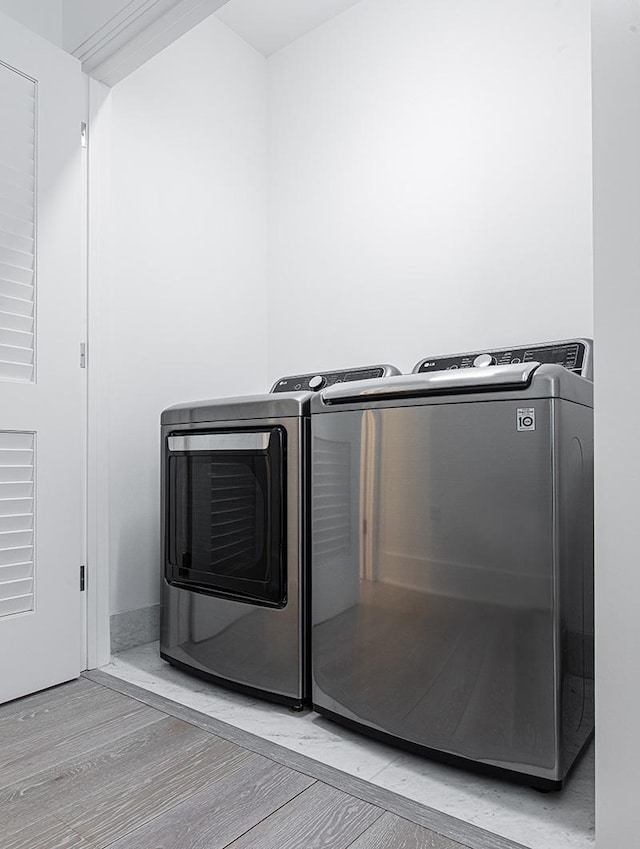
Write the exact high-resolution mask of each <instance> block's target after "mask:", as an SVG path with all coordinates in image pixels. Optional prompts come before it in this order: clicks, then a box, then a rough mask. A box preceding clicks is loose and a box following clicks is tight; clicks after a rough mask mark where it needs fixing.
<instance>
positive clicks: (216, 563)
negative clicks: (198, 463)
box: [194, 461, 264, 578]
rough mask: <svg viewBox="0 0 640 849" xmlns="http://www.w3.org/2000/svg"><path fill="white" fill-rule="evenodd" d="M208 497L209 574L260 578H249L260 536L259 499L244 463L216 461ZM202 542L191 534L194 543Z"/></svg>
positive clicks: (260, 543) (253, 479) (261, 576)
mask: <svg viewBox="0 0 640 849" xmlns="http://www.w3.org/2000/svg"><path fill="white" fill-rule="evenodd" d="M209 495H210V501H209V503H210V506H211V511H210V514H209V516H208V517H207V518H208V522H209V540H210V548H209V551H210V560H211V571H212V572H214V573H215V574H218V575H227V576H229V577H231V576H237V575H239V576H241V577H247V578H249V577H251V578H253V577H260V578H263V577H264V576H263V575H260V576H254V575H253V574H252V570H253V568H254V567H255V564H256V561H257V560H258V559H259V557H260V553H261V548H262V542H261V540H262V536H263V534H262V529H261V528H260V527H259V524H260V522H261V519H260V516H261V514H262V512H263V511H262V510H261V509H260V504H259V503H258V502H259V501H260V500H261V495H260V489H259V487H258V485H257V482H256V478H255V476H254V474H253V472H252V471H251V469H250V468H249V467H248V466H247V465H245V464H244V463H222V462H220V461H216V463H215V464H212V465H211V467H210V472H209ZM194 530H195V529H194ZM202 538H203V537H202V536H201V534H200V533H194V539H202ZM256 548H258V550H256Z"/></svg>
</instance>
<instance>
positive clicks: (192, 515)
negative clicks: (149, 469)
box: [165, 427, 287, 607]
mask: <svg viewBox="0 0 640 849" xmlns="http://www.w3.org/2000/svg"><path fill="white" fill-rule="evenodd" d="M285 439H286V434H285V430H284V429H283V428H281V427H272V428H263V429H261V430H248V429H247V430H233V431H212V430H207V431H189V432H188V433H179V432H177V433H172V434H170V435H169V436H168V437H167V439H166V446H165V456H166V469H165V473H166V474H165V481H166V492H165V510H166V516H165V518H166V529H167V539H166V541H165V542H166V553H167V556H166V560H165V576H166V578H167V581H168V582H169V583H170V584H173V585H175V586H179V587H183V588H185V589H190V590H195V591H199V592H204V593H208V594H211V595H216V596H221V597H223V598H231V599H237V600H240V601H249V602H252V603H254V604H261V605H266V606H269V607H284V606H285V604H286V602H287V587H286V570H285V533H284V517H285V505H284V500H285V483H286V481H285V465H284V461H285Z"/></svg>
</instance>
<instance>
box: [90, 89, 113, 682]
mask: <svg viewBox="0 0 640 849" xmlns="http://www.w3.org/2000/svg"><path fill="white" fill-rule="evenodd" d="M110 150H111V92H110V89H108V88H107V87H106V86H104V85H102V84H101V83H99V82H97V81H96V80H93V79H90V80H89V135H88V150H87V153H88V159H87V169H88V189H87V191H88V196H87V217H88V223H87V228H88V233H87V240H88V246H87V280H88V285H87V575H86V577H87V585H86V586H87V590H86V592H87V651H86V657H85V658H84V664H83V665H86V668H87V669H94V668H96V667H98V666H104V664H105V663H108V662H109V658H110V656H111V651H110V636H109V548H110V545H109V543H110V539H109V537H110V528H109V416H110V411H109V373H108V364H107V359H106V356H105V351H106V350H107V347H106V345H105V337H106V334H107V323H108V313H109V309H108V292H109V262H108V258H109V249H108V217H109V214H110V209H111V201H110V195H109V193H110V189H109V183H110V177H111V157H110Z"/></svg>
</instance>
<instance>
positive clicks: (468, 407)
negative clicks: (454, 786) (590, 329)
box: [311, 339, 593, 789]
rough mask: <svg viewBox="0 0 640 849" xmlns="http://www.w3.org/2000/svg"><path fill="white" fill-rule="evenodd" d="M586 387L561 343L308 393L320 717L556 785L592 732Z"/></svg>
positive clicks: (581, 355) (585, 355)
mask: <svg viewBox="0 0 640 849" xmlns="http://www.w3.org/2000/svg"><path fill="white" fill-rule="evenodd" d="M591 378H592V345H591V341H590V340H588V339H571V340H565V341H562V342H554V343H549V344H537V345H528V346H519V347H514V348H509V349H500V350H492V351H487V350H484V351H473V352H468V353H464V354H455V355H450V356H433V357H427V358H424V359H423V360H421V361H420V362H419V363H418V364H417V365H416V367H415V369H414V373H413V374H411V375H407V376H395V377H390V378H388V379H384V380H380V381H377V382H373V381H369V382H366V383H357V384H353V385H351V386H337V387H336V386H333V387H330V388H327V389H324V390H323V391H321V392H319V393H318V394H317V395H316V396H314V398H313V399H312V401H311V439H312V499H311V504H312V511H313V517H314V524H313V526H312V584H313V600H312V647H313V654H312V669H313V684H312V702H313V706H314V708H315V710H317V711H319V712H320V713H321V714H323V715H325V716H327V717H329V718H330V719H333V720H335V721H337V722H340V723H342V724H344V725H347V726H349V727H351V728H354V729H356V730H359V731H362V732H364V733H367V734H369V735H371V736H373V737H376V738H378V739H382V740H385V741H387V742H391V743H395V744H396V745H399V746H402V747H404V748H407V749H410V750H411V751H415V752H418V753H421V754H425V755H428V756H430V757H433V758H437V759H440V760H444V761H447V762H451V763H456V764H461V765H463V766H466V767H469V768H471V769H480V770H485V771H492V772H496V771H497V772H499V773H500V774H501V775H506V776H508V777H510V778H512V779H514V780H517V781H521V782H526V783H528V784H530V785H533V786H536V787H539V788H543V789H558V788H560V787H561V786H562V783H563V781H564V780H565V778H566V776H567V774H568V772H569V770H570V769H571V767H572V765H573V764H574V763H575V761H576V759H577V757H578V755H579V753H580V752H581V750H582V749H583V748H584V747H585V745H586V743H587V741H588V740H589V738H590V736H591V734H592V731H593V384H592V380H591ZM336 464H337V465H336ZM327 501H329V502H335V503H341V502H344V503H347V502H348V505H349V508H348V510H345V511H344V512H343V514H342V515H343V518H342V521H341V524H338V525H335V524H334V525H333V526H332V527H333V529H334V531H335V533H333V534H332V533H331V528H330V527H327V526H326V523H324V522H323V510H324V505H325V503H326V502H327Z"/></svg>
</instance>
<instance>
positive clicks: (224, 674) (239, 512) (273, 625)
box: [160, 366, 398, 707]
mask: <svg viewBox="0 0 640 849" xmlns="http://www.w3.org/2000/svg"><path fill="white" fill-rule="evenodd" d="M391 374H398V371H397V369H394V368H393V367H391V366H371V367H365V368H358V369H351V370H342V371H339V372H326V373H320V374H311V375H295V376H292V377H286V378H282V379H281V380H279V381H277V382H276V384H275V386H274V387H273V389H272V392H271V394H267V395H258V396H248V397H240V398H223V399H218V400H213V401H201V402H197V403H190V404H182V405H179V406H176V407H171V408H170V409H168V410H165V411H164V412H163V413H162V420H161V433H162V539H163V548H162V550H163V581H162V605H161V637H160V654H161V656H162V657H163V658H164V659H165V660H167V661H169V662H170V663H172V664H175V665H176V666H180V667H182V668H184V669H186V670H188V671H191V672H193V673H196V674H198V675H201V676H203V677H205V678H208V679H210V680H212V681H215V682H217V683H222V684H225V685H227V686H230V687H234V688H236V689H241V690H244V691H246V692H249V693H252V694H255V695H259V696H262V697H265V698H270V699H272V700H274V701H279V702H283V703H285V704H289V705H291V706H292V707H301V706H302V705H304V704H305V703H306V701H307V700H308V695H309V641H308V629H309V616H308V608H309V600H308V592H309V586H308V584H309V582H308V573H307V570H308V557H307V549H308V537H307V512H308V452H309V434H308V431H309V404H310V399H311V397H312V395H313V390H317V389H320V388H322V387H323V386H331V385H333V384H336V383H340V382H351V381H356V380H362V379H370V380H371V379H374V378H379V377H383V376H385V375H391Z"/></svg>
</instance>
